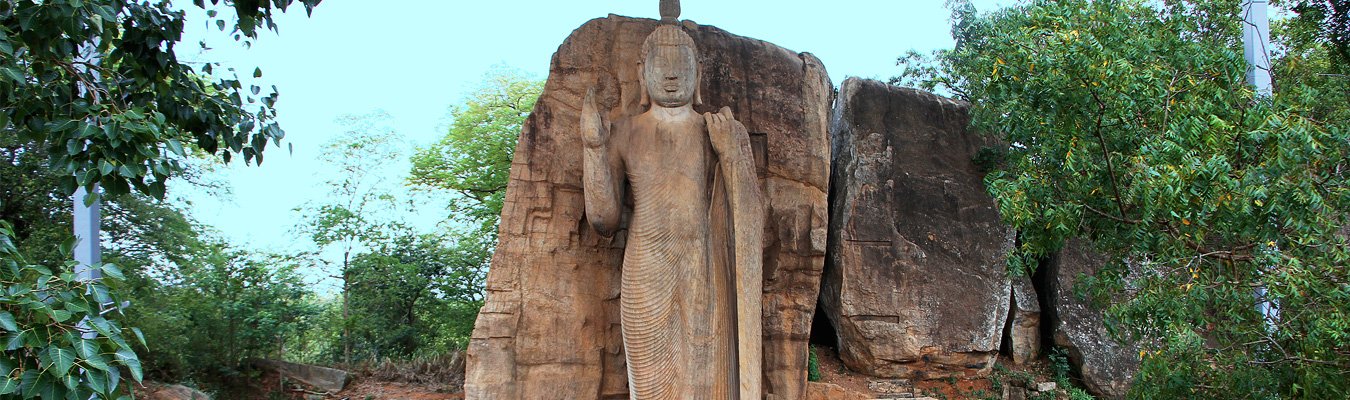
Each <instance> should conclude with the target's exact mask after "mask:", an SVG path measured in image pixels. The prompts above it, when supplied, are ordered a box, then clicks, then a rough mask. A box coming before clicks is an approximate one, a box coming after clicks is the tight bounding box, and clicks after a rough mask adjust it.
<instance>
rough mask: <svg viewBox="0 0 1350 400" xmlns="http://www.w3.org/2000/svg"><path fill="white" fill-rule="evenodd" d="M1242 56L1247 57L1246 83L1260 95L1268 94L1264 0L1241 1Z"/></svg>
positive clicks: (1268, 40)
mask: <svg viewBox="0 0 1350 400" xmlns="http://www.w3.org/2000/svg"><path fill="white" fill-rule="evenodd" d="M1242 21H1243V23H1242V56H1243V57H1244V58H1246V59H1247V65H1248V67H1247V83H1248V84H1250V85H1252V87H1253V88H1255V89H1256V93H1257V94H1258V95H1260V96H1266V97H1268V96H1270V93H1271V85H1270V82H1271V81H1270V18H1269V17H1267V15H1266V0H1247V1H1245V2H1243V3H1242Z"/></svg>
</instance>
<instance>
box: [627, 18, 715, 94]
mask: <svg viewBox="0 0 1350 400" xmlns="http://www.w3.org/2000/svg"><path fill="white" fill-rule="evenodd" d="M639 68H640V72H641V77H642V88H643V93H642V94H643V96H642V105H644V106H646V105H648V104H652V105H655V106H660V107H665V108H677V107H683V106H685V105H690V104H693V105H698V104H700V103H702V99H701V98H700V96H699V95H700V93H699V89H698V86H699V85H698V81H699V60H698V47H697V46H696V45H695V44H694V39H693V38H691V37H689V34H687V33H685V32H684V29H683V28H681V27H680V26H679V25H674V24H661V25H660V26H658V27H656V30H655V31H652V33H651V34H650V35H647V40H646V41H645V42H643V43H642V61H641V64H640V66H639Z"/></svg>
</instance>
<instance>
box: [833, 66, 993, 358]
mask: <svg viewBox="0 0 1350 400" xmlns="http://www.w3.org/2000/svg"><path fill="white" fill-rule="evenodd" d="M968 107H969V106H968V105H967V104H966V103H962V102H957V101H954V100H950V99H946V98H942V97H938V96H936V95H933V94H931V93H927V92H921V91H917V90H913V89H905V88H897V87H893V86H889V85H886V84H884V83H881V82H877V81H871V80H863V79H857V78H850V79H848V80H847V81H845V82H844V84H843V86H842V87H841V89H840V92H839V99H838V101H837V102H836V105H835V113H834V117H833V121H832V123H831V127H832V130H833V131H832V133H831V135H832V142H833V153H834V157H833V166H832V170H831V174H832V180H831V188H830V201H831V204H830V222H829V223H830V230H829V232H830V234H829V235H830V236H829V244H828V248H829V250H828V253H829V255H828V258H829V261H828V264H829V265H828V267H827V268H826V272H825V277H824V278H823V279H824V284H823V286H822V297H821V303H822V304H823V305H824V307H825V314H826V315H827V316H828V317H829V318H830V321H831V322H832V324H833V325H834V327H835V329H836V330H837V332H838V335H839V352H840V356H841V359H842V360H843V362H844V364H845V365H847V366H848V367H849V368H850V369H853V370H855V371H858V372H862V373H866V374H869V375H873V376H878V377H896V378H934V377H944V376H969V375H983V374H986V373H988V371H989V368H990V367H991V366H992V364H993V362H994V359H995V357H997V355H998V351H999V345H1000V339H1001V337H1002V334H1003V327H1004V322H1005V321H1006V318H1007V316H1008V308H1009V303H1010V301H1009V295H1010V293H1011V289H1010V287H1009V280H1008V278H1007V272H1006V271H1005V262H1004V256H1005V254H1006V252H1007V250H1008V249H1009V248H1010V246H1011V245H1012V239H1013V236H1012V232H1011V230H1010V229H1009V228H1007V227H1005V226H1004V225H1002V224H1001V223H1000V222H999V216H998V213H997V212H996V211H995V209H994V201H993V199H992V198H990V196H989V194H988V193H987V192H986V191H985V189H984V185H983V183H982V177H983V174H982V173H981V172H980V171H979V170H978V168H977V167H976V166H975V164H974V163H973V161H972V159H973V158H974V156H975V154H976V152H977V151H979V149H980V148H981V147H982V146H983V145H984V141H983V140H982V139H981V138H980V137H979V136H978V135H976V134H975V133H973V132H969V131H967V125H969V122H970V117H969V116H968V113H967V111H968Z"/></svg>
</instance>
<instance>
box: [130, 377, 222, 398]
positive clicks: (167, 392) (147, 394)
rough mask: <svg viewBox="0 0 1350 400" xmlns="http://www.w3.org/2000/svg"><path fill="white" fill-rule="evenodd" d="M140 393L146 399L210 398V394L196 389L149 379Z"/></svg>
mask: <svg viewBox="0 0 1350 400" xmlns="http://www.w3.org/2000/svg"><path fill="white" fill-rule="evenodd" d="M140 395H141V396H142V398H144V399H147V400H211V396H207V395H206V393H202V392H200V391H198V390H197V389H193V388H190V387H187V386H183V385H165V384H162V383H158V382H149V381H147V382H146V383H145V390H144V391H143V392H141V393H140Z"/></svg>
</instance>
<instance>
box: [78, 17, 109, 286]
mask: <svg viewBox="0 0 1350 400" xmlns="http://www.w3.org/2000/svg"><path fill="white" fill-rule="evenodd" d="M98 45H99V37H98V36H94V37H92V38H90V41H89V42H87V43H84V44H82V45H80V54H79V58H80V59H81V61H84V62H86V63H88V64H83V65H78V66H76V67H75V68H77V69H79V70H80V71H81V72H89V74H90V75H92V76H93V79H92V81H93V82H99V81H100V80H101V79H100V78H101V77H100V73H99V70H98V65H99V61H101V60H102V57H101V54H99V51H98ZM87 65H92V66H94V68H90V67H88V66H87ZM79 90H80V95H82V96H83V95H89V96H90V99H91V100H92V102H93V103H95V104H98V102H99V89H98V87H87V86H85V85H83V84H82V85H80V87H79ZM88 122H89V123H93V122H94V121H88ZM94 190H98V186H97V185H95V186H94ZM89 196H90V193H89V191H87V190H85V188H83V187H81V188H79V189H76V190H75V196H74V197H75V198H74V202H75V204H74V207H71V209H72V210H73V211H74V214H75V261H78V262H79V265H76V266H75V276H76V277H77V278H79V279H81V280H93V279H99V278H102V277H103V271H101V270H99V269H98V265H99V264H101V263H102V262H103V251H102V248H101V247H102V245H101V243H100V240H99V239H100V238H99V228H100V223H99V220H100V218H101V217H102V216H101V213H100V212H99V206H100V205H101V204H99V203H101V200H99V199H97V198H95V199H94V200H93V201H92V202H91V201H88V199H89Z"/></svg>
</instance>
